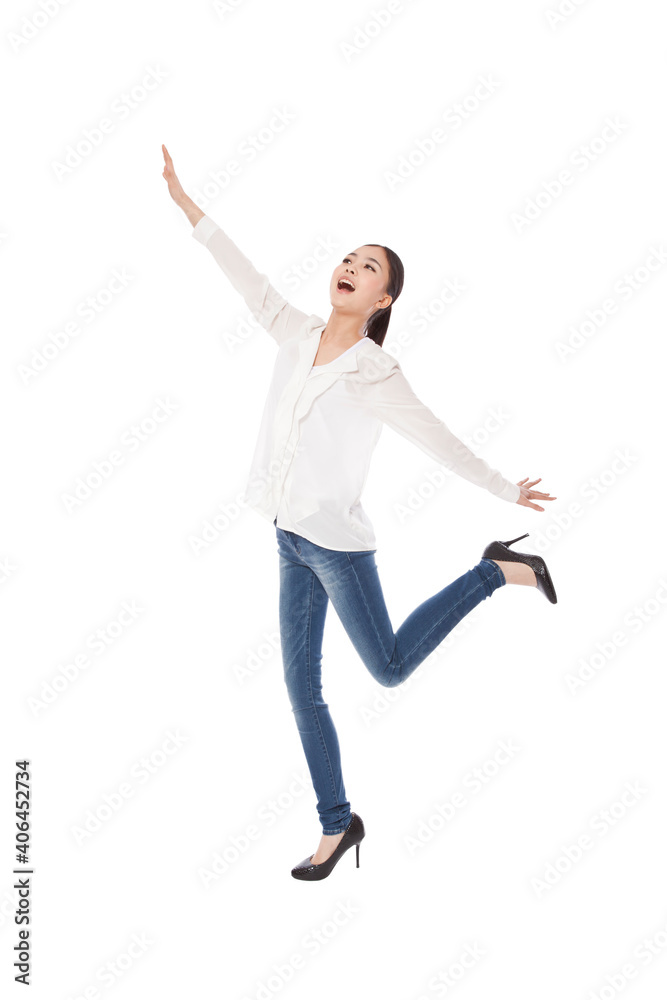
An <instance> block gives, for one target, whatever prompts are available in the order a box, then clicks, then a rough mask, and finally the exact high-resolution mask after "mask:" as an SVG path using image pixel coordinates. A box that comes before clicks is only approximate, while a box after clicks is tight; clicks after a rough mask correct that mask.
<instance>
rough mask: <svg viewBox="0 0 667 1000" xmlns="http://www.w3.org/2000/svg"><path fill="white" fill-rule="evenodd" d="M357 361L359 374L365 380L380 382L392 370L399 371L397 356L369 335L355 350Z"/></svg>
mask: <svg viewBox="0 0 667 1000" xmlns="http://www.w3.org/2000/svg"><path fill="white" fill-rule="evenodd" d="M357 363H358V367H359V374H360V375H361V377H362V378H363V380H364V381H365V382H381V381H383V379H385V378H388V377H389V376H390V375H391V373H392V372H394V371H396V370H398V371H401V366H400V365H399V363H398V360H397V358H395V357H394V356H393V355H392V354H390V353H389V352H388V351H385V350H384V348H383V347H380V345H379V344H376V343H375V341H374V340H372V339H371V338H370V337H366V338H365V339H364V342H363V344H360V346H359V349H358V350H357Z"/></svg>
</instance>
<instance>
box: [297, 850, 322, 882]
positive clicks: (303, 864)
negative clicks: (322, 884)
mask: <svg viewBox="0 0 667 1000" xmlns="http://www.w3.org/2000/svg"><path fill="white" fill-rule="evenodd" d="M312 858H313V855H312V854H309V855H308V857H307V858H304V859H303V861H299V863H298V865H294V868H292V875H294V877H295V878H299V877H300V876H301V875H307V874H308V873H309V872H312V871H313V869H314V868H317V865H314V864H313V861H312Z"/></svg>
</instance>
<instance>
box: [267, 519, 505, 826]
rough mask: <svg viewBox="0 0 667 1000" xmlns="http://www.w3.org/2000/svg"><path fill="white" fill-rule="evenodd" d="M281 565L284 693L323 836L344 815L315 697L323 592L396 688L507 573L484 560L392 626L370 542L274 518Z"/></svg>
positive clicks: (334, 755)
mask: <svg viewBox="0 0 667 1000" xmlns="http://www.w3.org/2000/svg"><path fill="white" fill-rule="evenodd" d="M274 526H275V528H276V537H277V542H278V555H279V560H280V562H279V572H280V598H279V612H280V613H279V619H280V642H281V652H282V660H283V670H284V677H285V684H286V686H287V693H288V696H289V700H290V703H291V706H292V712H293V713H294V717H295V719H296V725H297V729H298V731H299V736H300V738H301V743H302V746H303V749H304V752H305V755H306V760H307V762H308V768H309V771H310V775H311V779H312V782H313V787H314V789H315V794H316V796H317V811H318V814H319V818H320V823H321V825H322V832H323V833H325V834H334V833H341V832H342V831H343V830H345V828H346V827H347V825H348V823H349V822H350V819H351V816H352V814H351V809H350V803H349V802H348V800H347V796H346V793H345V786H344V783H343V775H342V770H341V755H340V747H339V743H338V736H337V733H336V729H335V727H334V724H333V720H332V718H331V715H330V713H329V707H328V705H327V703H326V702H325V701H324V699H323V697H322V673H321V668H322V639H323V635H324V621H325V618H326V613H327V608H328V605H329V600H331V603H332V604H333V607H334V610H335V611H336V614H337V615H338V617H339V618H340V620H341V622H342V624H343V627H344V628H345V631H346V632H347V634H348V636H349V637H350V640H351V642H352V644H353V646H354V648H355V649H356V651H357V653H358V654H359V656H360V657H361V660H362V661H363V663H364V664H365V666H366V667H367V668H368V670H369V671H370V673H371V674H372V676H373V677H374V678H375V680H376V681H378V683H379V684H382V685H383V686H384V687H395V686H396V685H398V684H402V683H403V681H405V680H407V678H408V677H409V676H410V674H411V673H412V672H413V671H414V670H415V669H416V668H417V667H418V666H419V664H420V663H422V661H423V660H425V659H426V657H427V656H428V655H429V654H430V653H432V652H433V650H434V649H435V648H436V646H438V645H439V644H440V643H441V642H442V640H443V639H444V638H445V636H446V635H447V634H448V633H449V632H450V631H451V630H452V629H453V628H454V627H455V626H456V625H457V624H458V622H460V621H461V619H462V618H463V617H464V616H465V615H467V614H468V613H469V612H470V611H472V609H473V608H474V607H476V606H477V605H478V604H480V603H481V602H482V601H483V600H485V598H487V597H490V596H491V594H493V592H494V591H495V590H497V589H498V588H499V587H502V586H503V584H504V583H505V582H506V581H505V576H504V574H503V572H502V570H501V569H500V566H498V565H497V563H495V562H494V561H493V560H491V559H482V560H480V562H478V563H477V565H476V566H474V567H473V568H472V569H470V570H468V571H467V572H466V573H464V574H463V575H462V576H460V577H458V579H456V580H454V581H453V582H452V583H449V584H448V585H447V586H446V587H444V588H443V589H442V590H440V591H438V593H437V594H434V596H433V597H429V598H428V599H427V600H425V601H424V602H423V603H422V604H420V605H419V607H417V608H416V609H415V610H414V611H413V612H412V613H411V614H409V615H408V617H407V618H406V619H405V621H404V622H403V624H402V625H401V626H400V627H399V628H398V629H397V631H396V632H394V629H393V626H392V624H391V621H390V619H389V614H388V612H387V607H386V604H385V601H384V596H383V593H382V587H381V586H380V579H379V576H378V571H377V566H376V564H375V552H376V551H377V550H376V549H372V550H365V551H357V552H342V551H337V550H334V549H325V548H322V547H321V546H319V545H315V544H314V543H313V542H310V541H308V539H306V538H303V536H301V535H297V534H295V533H294V532H292V531H286V530H284V529H283V528H279V527H278V526H277V525H276V524H275V522H274Z"/></svg>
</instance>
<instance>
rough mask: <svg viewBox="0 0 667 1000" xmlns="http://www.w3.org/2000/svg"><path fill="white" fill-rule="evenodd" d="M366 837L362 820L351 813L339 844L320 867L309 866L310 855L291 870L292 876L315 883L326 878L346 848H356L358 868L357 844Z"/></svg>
mask: <svg viewBox="0 0 667 1000" xmlns="http://www.w3.org/2000/svg"><path fill="white" fill-rule="evenodd" d="M365 836H366V831H365V830H364V824H363V820H362V819H361V816H358V815H357V813H354V812H353V813H352V819H351V820H350V822H349V823H348V826H347V829H346V830H345V833H344V834H343V836H342V837H341V839H340V843H339V844H338V846H337V847H336V850H335V851H334V852H333V854H332V855H331V857H330V858H327V860H326V861H323V862H322V864H320V865H314V864H311V860H310V859H311V858H312V856H313V855H312V854H311V855H310V856H309V857H307V858H304V860H303V861H300V862H299V864H298V865H295V866H294V868H292V876H293V877H294V878H299V879H303V880H304V881H306V882H317V881H318V880H319V879H321V878H326V877H327V875H329V874H330V873H331V872H332V871H333V869H334V868H335V867H336V865H337V864H338V862H339V861H340V859H341V858H342V857H343V855H344V854H345V852H346V851H347V850H348V848H350V847H352V846H353V845H356V848H357V868H358V867H359V844H360V843H361V841H362V840H363V839H364V837H365Z"/></svg>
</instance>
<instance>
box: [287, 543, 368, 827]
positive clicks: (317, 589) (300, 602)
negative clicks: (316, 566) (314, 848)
mask: <svg viewBox="0 0 667 1000" xmlns="http://www.w3.org/2000/svg"><path fill="white" fill-rule="evenodd" d="M278 551H279V558H280V564H279V565H280V599H279V607H280V642H281V650H282V658H283V669H284V676H285V684H286V685H287V692H288V695H289V699H290V703H291V705H292V712H293V713H294V718H295V719H296V724H297V729H298V731H299V736H300V738H301V744H302V746H303V750H304V753H305V755H306V761H307V763H308V769H309V771H310V776H311V779H312V782H313V787H314V789H315V794H316V796H317V811H318V814H319V818H320V823H321V824H322V832H323V833H325V834H335V833H342V831H343V830H345V829H346V827H347V826H348V824H349V822H350V819H351V818H352V813H351V810H350V803H349V802H348V800H347V797H346V793H345V786H344V783H343V775H342V770H341V759H340V747H339V743H338V735H337V733H336V729H335V727H334V724H333V720H332V718H331V715H330V713H329V706H328V705H327V703H326V702H325V701H324V698H323V696H322V639H323V635H324V621H325V618H326V612H327V606H328V603H329V598H328V597H327V594H326V591H325V590H324V588H323V586H322V584H321V583H320V581H319V580H318V578H317V576H316V574H315V573H314V572H313V570H312V569H310V568H309V567H308V566H306V565H305V564H304V563H301V562H298V561H294V560H295V559H298V556H296V555H294V554H292V553H291V552H290V550H289V539H288V540H287V542H285V541H283V542H280V541H279V549H278Z"/></svg>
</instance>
